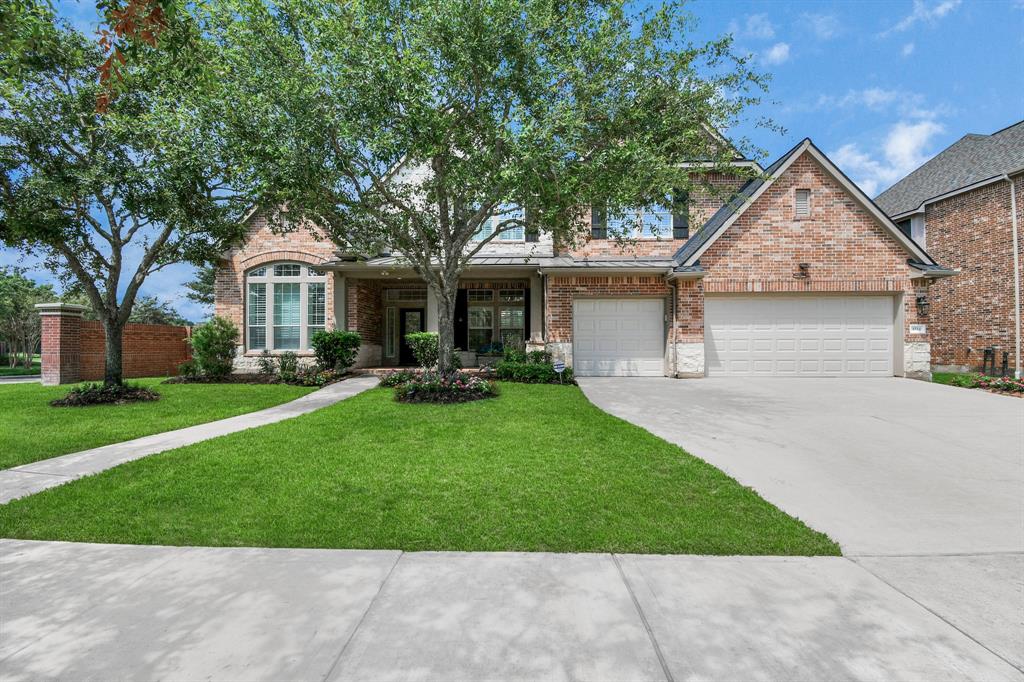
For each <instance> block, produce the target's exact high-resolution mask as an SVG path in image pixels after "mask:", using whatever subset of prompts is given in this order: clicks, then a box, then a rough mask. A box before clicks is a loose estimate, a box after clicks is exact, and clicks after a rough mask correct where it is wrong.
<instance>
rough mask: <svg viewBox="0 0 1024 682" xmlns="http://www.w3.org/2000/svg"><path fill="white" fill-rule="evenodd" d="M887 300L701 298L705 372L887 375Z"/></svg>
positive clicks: (890, 329) (889, 372)
mask: <svg viewBox="0 0 1024 682" xmlns="http://www.w3.org/2000/svg"><path fill="white" fill-rule="evenodd" d="M892 312H893V299H892V298H890V297H883V296H781V295H761V296H743V297H713V296H712V297H708V298H707V299H706V300H705V321H706V327H705V330H706V334H705V357H706V359H707V369H708V374H710V375H728V374H736V375H748V376H847V375H849V376H892V354H893V348H894V345H893V322H892Z"/></svg>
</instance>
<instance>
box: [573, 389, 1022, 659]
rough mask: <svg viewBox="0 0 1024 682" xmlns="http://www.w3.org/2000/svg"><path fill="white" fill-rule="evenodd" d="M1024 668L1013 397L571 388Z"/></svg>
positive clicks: (1018, 449) (1017, 420)
mask: <svg viewBox="0 0 1024 682" xmlns="http://www.w3.org/2000/svg"><path fill="white" fill-rule="evenodd" d="M580 385H581V386H582V388H583V390H584V392H585V393H586V394H587V397H589V398H590V400H591V401H593V402H594V403H595V404H596V405H598V406H599V407H601V408H602V409H604V410H606V411H608V412H610V413H611V414H614V415H617V416H619V417H621V418H623V419H626V420H628V421H630V422H633V423H635V424H638V425H640V426H642V427H644V428H645V429H647V430H649V431H651V432H652V433H655V434H657V435H659V436H661V437H662V438H665V439H666V440H669V441H671V442H673V443H677V444H678V445H680V446H682V447H683V448H685V449H686V450H687V451H689V452H690V453H692V454H694V455H696V456H698V457H700V458H702V459H704V460H706V461H708V462H710V463H711V464H714V465H715V466H716V467H718V468H720V469H722V470H723V471H725V472H727V473H728V474H729V475H731V476H733V477H734V478H735V479H736V480H738V481H740V482H741V483H743V484H744V485H748V486H751V487H752V488H754V489H755V490H757V491H758V492H759V493H760V494H761V495H762V496H763V497H765V498H766V499H767V500H769V501H770V502H772V503H774V504H775V505H777V506H778V507H780V508H781V509H783V510H785V511H786V512H788V513H789V514H791V515H793V516H796V517H799V518H800V519H802V520H803V521H804V522H806V523H807V524H808V525H810V526H812V527H813V528H816V529H817V530H821V531H824V532H826V533H828V534H829V535H830V536H831V537H832V538H833V539H835V540H837V541H838V542H839V543H840V545H841V546H842V549H843V553H844V554H845V555H846V556H847V557H848V558H850V559H851V560H853V561H854V562H856V563H857V564H859V565H860V566H861V567H862V568H864V569H866V570H867V571H869V572H871V573H872V574H874V575H875V576H876V577H878V578H879V579H881V580H883V581H884V582H886V583H887V584H889V585H890V586H892V587H893V588H894V589H896V590H898V591H899V592H901V593H902V594H904V595H906V596H908V597H910V598H911V599H913V600H914V601H916V602H918V603H919V604H920V605H921V606H923V607H924V608H926V609H928V610H929V611H931V612H933V613H935V614H936V615H938V616H940V617H941V618H943V619H944V620H946V621H947V622H948V623H950V624H951V625H953V626H954V627H956V628H957V629H959V630H960V631H961V632H964V633H965V634H967V635H968V636H970V637H971V638H972V639H975V641H978V642H979V643H981V644H982V645H984V646H985V647H986V648H988V649H989V650H991V651H994V652H997V653H999V654H1000V655H1002V656H1003V657H1004V658H1005V659H1006V660H1008V661H1011V662H1013V663H1014V665H1016V666H1018V667H1019V668H1022V669H1024V400H1020V399H1018V398H1012V397H1006V396H998V395H993V394H990V393H984V392H981V391H969V390H966V389H961V388H955V387H950V386H940V385H936V384H929V383H925V382H920V381H912V380H907V379H895V378H894V379H742V380H740V379H701V380H695V381H677V380H672V379H612V378H600V379H597V378H594V379H581V380H580Z"/></svg>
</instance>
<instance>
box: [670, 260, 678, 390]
mask: <svg viewBox="0 0 1024 682" xmlns="http://www.w3.org/2000/svg"><path fill="white" fill-rule="evenodd" d="M671 281H672V378H673V379H676V378H678V377H679V352H678V351H679V349H678V347H677V344H676V307H677V306H678V305H679V281H678V280H676V279H672V280H671Z"/></svg>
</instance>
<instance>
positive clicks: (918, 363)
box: [903, 341, 932, 381]
mask: <svg viewBox="0 0 1024 682" xmlns="http://www.w3.org/2000/svg"><path fill="white" fill-rule="evenodd" d="M931 367H932V350H931V344H930V343H928V342H927V341H907V342H906V343H904V344H903V371H904V373H905V374H906V376H908V377H910V378H911V379H925V380H927V381H930V380H931V378H932V371H931Z"/></svg>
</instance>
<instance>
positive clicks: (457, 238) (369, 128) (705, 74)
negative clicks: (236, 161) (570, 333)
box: [204, 0, 764, 369]
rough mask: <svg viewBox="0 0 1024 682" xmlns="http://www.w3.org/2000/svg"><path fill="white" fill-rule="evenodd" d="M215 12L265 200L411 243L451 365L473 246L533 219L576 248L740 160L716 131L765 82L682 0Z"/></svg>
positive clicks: (339, 226) (392, 247) (227, 95)
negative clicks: (708, 36) (600, 212)
mask: <svg viewBox="0 0 1024 682" xmlns="http://www.w3.org/2000/svg"><path fill="white" fill-rule="evenodd" d="M207 7H208V8H209V12H208V14H206V15H205V16H204V21H205V26H204V29H205V30H206V31H207V32H208V34H209V35H210V36H212V38H213V40H214V41H215V42H216V43H217V44H218V45H219V46H220V50H221V57H220V59H218V60H217V63H218V68H219V69H220V71H219V78H218V82H220V83H221V84H222V86H223V90H222V93H223V94H222V96H221V97H222V99H223V101H225V102H230V103H231V106H230V107H225V120H226V121H227V123H228V126H229V128H230V130H231V134H232V136H233V139H234V140H235V141H236V142H238V147H237V149H238V150H239V151H241V152H242V153H243V157H242V158H243V159H244V162H243V165H245V166H246V167H247V168H249V169H250V170H251V171H252V172H253V173H254V177H256V178H258V182H259V184H260V186H261V188H262V198H263V199H264V200H266V201H272V202H274V205H275V206H280V207H286V209H287V210H286V212H281V213H280V214H279V215H283V216H286V217H287V222H286V223H285V222H284V219H283V218H282V220H281V225H280V229H296V226H300V225H303V224H307V225H308V224H315V225H316V226H318V227H320V228H321V229H323V230H324V231H326V233H327V234H328V235H330V237H331V238H332V239H334V240H335V241H337V242H338V243H339V244H341V245H344V246H345V247H350V248H354V249H357V250H363V251H365V252H367V253H378V252H379V251H380V250H381V249H384V250H388V251H393V252H397V253H398V254H400V255H401V256H402V257H403V258H404V259H405V261H406V262H407V263H408V265H409V266H411V268H412V269H413V270H414V271H415V272H416V273H417V274H418V275H419V276H420V277H421V278H422V279H423V280H424V281H425V282H426V283H427V285H428V287H429V288H430V290H431V291H432V292H433V293H434V294H435V295H436V297H437V301H438V314H439V315H438V318H439V335H440V356H441V357H440V363H439V364H440V367H441V368H442V369H447V368H450V367H451V366H452V361H451V359H452V349H453V346H454V314H455V298H456V293H457V287H458V280H459V276H460V275H461V273H462V272H463V271H464V269H465V268H466V266H467V264H468V262H469V260H470V258H472V256H473V255H474V254H476V253H478V252H479V251H480V250H481V249H482V248H483V247H484V246H485V245H486V244H487V243H489V242H490V241H491V240H493V239H495V238H500V237H501V235H502V234H503V233H505V232H507V231H508V230H512V229H519V228H525V229H526V230H527V231H528V232H529V231H537V232H539V231H544V232H548V233H550V234H551V235H552V236H553V237H554V238H555V240H556V242H557V243H560V244H563V245H565V244H571V243H573V242H575V241H576V240H577V239H578V238H580V235H581V233H582V228H583V226H584V222H585V214H584V212H583V210H582V208H583V207H585V206H587V205H590V204H593V203H595V202H600V203H601V204H602V205H604V206H605V207H606V210H607V211H608V213H609V214H612V215H615V214H616V213H624V212H625V211H626V210H627V209H635V208H638V207H645V206H653V205H662V206H664V205H667V204H666V202H668V201H670V197H671V195H672V194H673V193H674V192H678V191H680V190H682V191H686V190H688V189H690V188H691V187H692V186H694V185H695V184H699V183H700V182H701V177H702V175H703V174H707V173H711V172H715V171H718V170H722V169H723V168H724V167H725V166H727V164H728V163H729V162H730V161H732V160H734V159H735V154H736V149H735V148H733V147H732V146H730V145H729V144H727V143H725V141H724V140H723V139H722V138H721V137H719V136H717V135H716V134H715V132H714V131H717V130H722V129H726V128H728V127H730V126H731V125H733V124H734V123H735V122H736V121H737V119H738V117H739V116H740V115H741V114H743V113H744V112H745V110H746V109H747V108H748V107H749V106H750V105H752V104H754V103H755V102H757V98H756V95H757V94H758V92H759V90H761V89H762V88H763V85H764V78H763V76H761V75H759V74H758V73H756V72H754V71H753V70H752V67H751V66H750V64H749V63H748V61H747V58H745V57H739V56H736V55H735V54H733V52H732V48H731V42H730V39H729V38H728V37H723V38H721V39H718V40H713V41H711V42H707V43H703V44H694V43H692V42H691V41H690V40H689V35H690V33H691V29H692V26H691V21H692V20H691V18H690V17H689V16H688V15H687V14H686V13H684V12H683V11H682V10H681V8H680V6H679V5H678V4H676V3H669V4H666V5H663V6H660V7H658V8H657V9H653V10H636V9H634V8H633V7H631V6H629V5H627V4H625V3H624V2H623V0H608V1H603V0H487V1H485V2H468V1H466V0H366V1H364V2H357V3H338V2H334V1H333V0H275V1H274V2H272V3H265V2H261V1H260V0H216V1H215V2H212V3H209V4H208V5H207ZM741 144H742V143H741ZM695 160H699V161H702V162H704V163H703V165H702V166H701V167H699V168H695V167H694V164H692V163H688V162H693V161H695ZM486 225H492V226H493V227H494V230H493V231H488V232H486V233H483V234H482V233H481V228H482V227H484V226H486ZM630 227H631V226H630V225H629V221H626V222H625V223H623V224H622V226H621V227H620V228H619V232H618V233H616V231H615V230H614V229H613V230H611V233H612V234H611V235H610V236H613V237H617V238H620V239H625V238H626V232H627V230H628V229H629V228H630Z"/></svg>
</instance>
